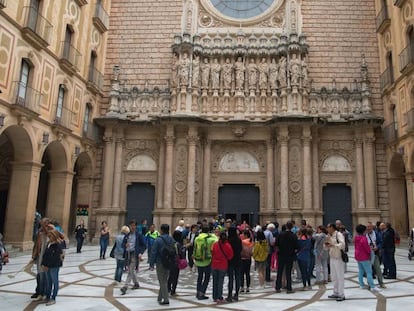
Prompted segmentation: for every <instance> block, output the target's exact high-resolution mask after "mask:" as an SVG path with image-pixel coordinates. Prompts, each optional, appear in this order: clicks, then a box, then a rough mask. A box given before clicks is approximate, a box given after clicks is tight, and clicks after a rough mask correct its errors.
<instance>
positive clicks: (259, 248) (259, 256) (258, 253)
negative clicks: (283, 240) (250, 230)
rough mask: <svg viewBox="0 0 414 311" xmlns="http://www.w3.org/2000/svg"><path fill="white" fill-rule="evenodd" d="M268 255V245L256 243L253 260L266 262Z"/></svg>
mask: <svg viewBox="0 0 414 311" xmlns="http://www.w3.org/2000/svg"><path fill="white" fill-rule="evenodd" d="M267 255H268V251H267V243H266V242H256V243H255V244H254V248H253V258H254V260H255V261H259V262H261V261H266V259H267Z"/></svg>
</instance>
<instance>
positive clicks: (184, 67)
mask: <svg viewBox="0 0 414 311" xmlns="http://www.w3.org/2000/svg"><path fill="white" fill-rule="evenodd" d="M189 73H190V60H189V58H188V55H187V53H184V54H183V57H182V59H181V62H180V72H179V75H180V85H181V86H187V85H188V76H189Z"/></svg>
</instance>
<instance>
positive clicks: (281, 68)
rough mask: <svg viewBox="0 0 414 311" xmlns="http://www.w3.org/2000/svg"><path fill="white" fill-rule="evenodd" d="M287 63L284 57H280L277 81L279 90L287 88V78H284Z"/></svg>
mask: <svg viewBox="0 0 414 311" xmlns="http://www.w3.org/2000/svg"><path fill="white" fill-rule="evenodd" d="M286 70H287V63H286V57H285V56H282V57H281V58H280V63H279V74H278V81H279V85H280V87H281V88H285V87H287V78H286Z"/></svg>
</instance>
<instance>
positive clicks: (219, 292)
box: [212, 269, 226, 300]
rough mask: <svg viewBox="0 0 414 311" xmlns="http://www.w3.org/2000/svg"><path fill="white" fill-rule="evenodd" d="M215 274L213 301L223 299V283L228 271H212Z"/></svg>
mask: <svg viewBox="0 0 414 311" xmlns="http://www.w3.org/2000/svg"><path fill="white" fill-rule="evenodd" d="M212 274H213V300H218V299H223V283H224V276H225V275H226V270H214V269H213V270H212Z"/></svg>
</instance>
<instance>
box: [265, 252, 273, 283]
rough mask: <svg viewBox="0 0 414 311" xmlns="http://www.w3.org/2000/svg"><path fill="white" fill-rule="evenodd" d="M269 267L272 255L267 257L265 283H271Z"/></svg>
mask: <svg viewBox="0 0 414 311" xmlns="http://www.w3.org/2000/svg"><path fill="white" fill-rule="evenodd" d="M271 265H272V254H269V255H267V259H266V274H265V280H266V282H270V281H272V280H271V278H270V269H271Z"/></svg>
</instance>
